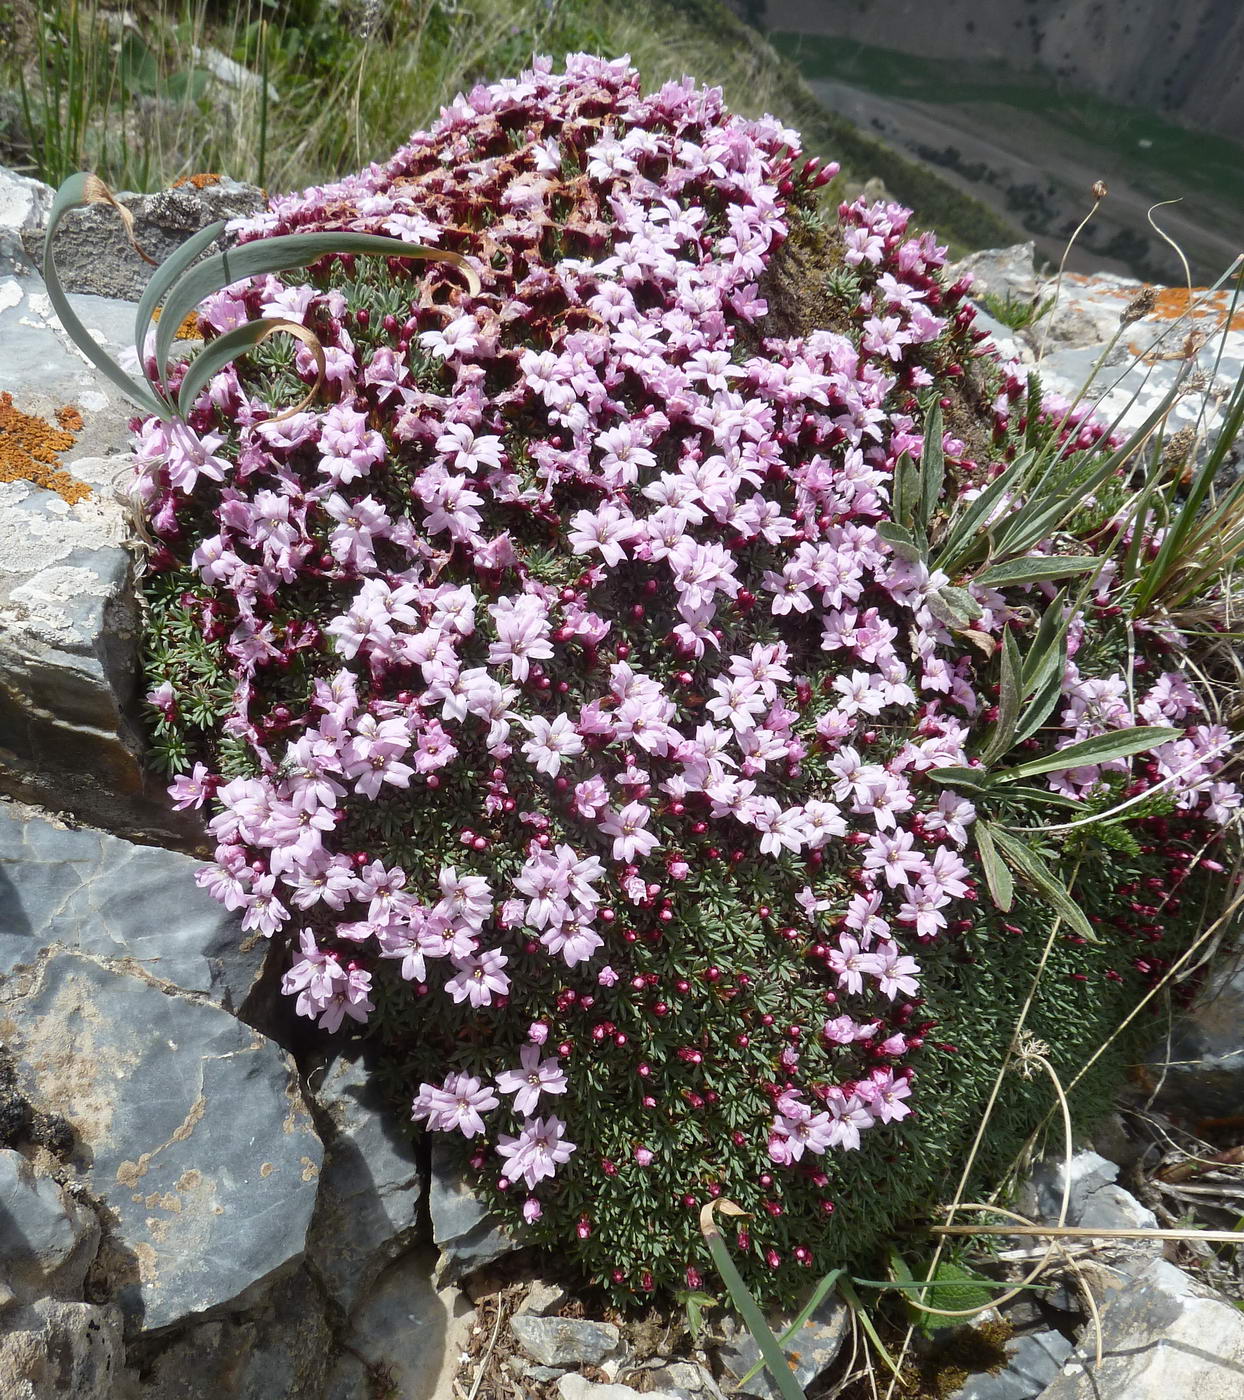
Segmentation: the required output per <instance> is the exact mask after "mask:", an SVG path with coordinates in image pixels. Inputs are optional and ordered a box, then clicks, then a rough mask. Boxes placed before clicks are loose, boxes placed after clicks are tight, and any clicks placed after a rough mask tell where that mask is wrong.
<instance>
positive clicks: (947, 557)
mask: <svg viewBox="0 0 1244 1400" xmlns="http://www.w3.org/2000/svg"><path fill="white" fill-rule="evenodd" d="M1035 456H1036V454H1035V453H1032V452H1022V453H1020V454H1019V456H1017V457H1016V458H1015V460H1014V461H1013V462H1012V463H1011V465H1010V466H1009V467H1007V468H1006V470H1005V471H1004V472H1002V474H1001V475H1000V476H997V477H995V478H994V480H993V481H991V482H990V483H989V485H988V486H986V487H985V489H984V490H983V491H982V492H981V493H980V495H979V496H977V497H976V499H975V500H974V501H972V502H971V503H970V504H969V506H968V507H967V509H966V510H965V511H964V512H963V514H962V515H961V516H960V517H959V518H958V519H957V520H955V521H953V522H952V523H951V527H950V531H949V533H948V534H947V536H946V539H945V541H944V542H943V545H942V549H941V553H940V554H939V555H938V556H937V568H939V569H941V570H942V572H943V573H946V574H950V575H952V576H953V575H954V574H955V573H956V572H957V569H956V567H955V566H956V565H957V564H958V563H959V561H960V559H962V558H964V557H966V556H967V554H968V553H970V551H971V548H972V546H973V545H974V544H975V542H976V535H977V531H978V529H979V527H980V526H982V525H983V524H984V523H985V521H987V520H988V519H989V517H990V516H991V515H992V514H993V512H994V511H995V510H996V509H997V508H998V506H999V504H1000V503H1001V501H1002V498H1003V496H1004V495H1005V494H1006V493H1007V492H1008V491H1011V490H1014V489H1015V487H1016V486H1017V485H1018V484H1019V482H1020V480H1021V479H1022V478H1023V477H1024V475H1025V474H1026V473H1027V471H1028V469H1029V468H1030V467H1031V466H1032V464H1033V461H1034V460H1035Z"/></svg>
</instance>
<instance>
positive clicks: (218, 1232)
mask: <svg viewBox="0 0 1244 1400" xmlns="http://www.w3.org/2000/svg"><path fill="white" fill-rule="evenodd" d="M0 1039H3V1040H4V1041H5V1042H6V1043H7V1044H8V1045H9V1046H10V1047H11V1048H12V1050H13V1053H14V1056H15V1058H16V1060H17V1063H18V1070H19V1074H20V1075H22V1076H25V1077H27V1078H28V1079H29V1080H31V1081H32V1082H33V1084H34V1086H35V1094H36V1095H37V1098H38V1100H39V1102H41V1103H42V1104H44V1105H46V1106H47V1107H48V1108H49V1109H51V1110H53V1111H56V1112H59V1113H61V1114H63V1115H64V1116H65V1117H66V1118H67V1119H68V1120H69V1122H70V1123H71V1124H72V1125H73V1128H74V1130H75V1133H76V1136H77V1142H78V1150H77V1153H76V1155H75V1165H77V1166H78V1167H79V1169H80V1171H81V1172H82V1175H83V1178H84V1179H85V1181H86V1183H87V1185H88V1186H89V1188H90V1190H91V1193H92V1195H93V1196H94V1197H95V1198H96V1199H97V1200H98V1201H99V1202H100V1204H101V1208H102V1211H103V1214H104V1217H105V1219H106V1220H107V1222H108V1224H107V1229H106V1232H105V1236H104V1241H103V1244H102V1245H101V1247H100V1251H99V1255H98V1257H97V1260H96V1265H95V1270H94V1272H93V1276H92V1278H93V1283H94V1286H95V1287H96V1289H97V1290H98V1292H97V1294H96V1296H99V1295H100V1294H103V1293H106V1294H107V1295H110V1296H112V1297H113V1298H115V1299H116V1301H118V1302H119V1303H120V1304H121V1307H122V1309H123V1311H124V1313H125V1318H126V1326H127V1329H129V1330H131V1331H140V1330H144V1329H146V1330H154V1329H158V1328H161V1327H167V1326H169V1325H171V1324H173V1323H176V1322H179V1321H182V1320H184V1319H186V1318H187V1317H189V1316H192V1315H194V1314H198V1313H206V1312H208V1311H210V1310H212V1309H218V1308H222V1307H223V1306H224V1305H226V1304H229V1303H233V1302H235V1301H236V1300H237V1299H238V1298H239V1297H240V1296H241V1295H242V1294H244V1293H245V1292H247V1290H251V1289H254V1288H255V1287H256V1286H257V1285H261V1284H263V1283H264V1282H265V1281H268V1280H271V1279H273V1278H274V1277H276V1276H279V1275H280V1274H281V1273H282V1272H283V1271H285V1270H288V1269H292V1268H293V1267H295V1266H296V1265H297V1264H298V1263H299V1261H300V1260H301V1258H302V1256H303V1251H304V1245H305V1238H306V1233H307V1227H308V1224H309V1222H310V1218H311V1211H312V1207H313V1205H314V1200H315V1192H316V1185H317V1179H318V1177H319V1170H320V1161H321V1155H322V1153H321V1146H320V1140H319V1138H318V1137H317V1136H316V1134H315V1131H314V1129H313V1127H312V1125H311V1119H310V1115H309V1113H308V1112H307V1110H306V1107H305V1105H304V1104H303V1102H302V1099H301V1096H300V1093H299V1090H298V1086H297V1078H296V1074H295V1071H294V1066H293V1063H292V1061H291V1060H290V1059H289V1057H288V1056H287V1055H286V1054H285V1053H284V1052H283V1051H281V1050H280V1049H279V1048H278V1047H277V1046H276V1045H275V1044H273V1042H271V1041H269V1040H266V1039H265V1038H264V1037H263V1036H261V1035H259V1034H257V1033H256V1032H255V1031H253V1030H251V1029H250V1028H249V1027H247V1026H245V1025H243V1024H242V1023H241V1022H239V1021H237V1020H235V1019H234V1018H233V1017H232V1016H230V1015H228V1014H227V1013H226V1012H224V1011H221V1010H220V1009H219V1008H218V1007H215V1006H213V1005H211V1004H210V1003H207V1002H204V1001H198V1000H192V999H191V998H189V997H187V996H182V995H180V994H178V993H177V992H176V989H175V988H173V987H171V986H169V985H168V984H167V983H160V982H157V981H155V980H154V979H153V978H150V977H149V976H147V975H145V974H144V973H143V972H142V970H141V968H140V967H139V966H137V965H136V966H135V967H134V971H133V975H127V974H126V973H124V972H121V971H117V970H115V969H113V968H111V967H108V966H105V965H104V964H102V963H100V962H98V961H96V960H94V959H93V958H90V957H88V956H86V955H84V954H82V953H77V952H58V953H53V954H50V955H47V956H46V957H44V958H43V959H41V960H40V962H39V964H38V965H37V967H36V968H35V970H34V971H33V972H32V973H30V974H29V975H27V976H24V977H21V978H15V979H10V981H9V982H8V984H7V985H6V986H5V987H4V988H3V989H2V990H0Z"/></svg>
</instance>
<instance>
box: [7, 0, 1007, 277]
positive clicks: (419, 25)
mask: <svg viewBox="0 0 1244 1400" xmlns="http://www.w3.org/2000/svg"><path fill="white" fill-rule="evenodd" d="M575 50H585V51H589V52H593V53H599V54H602V55H604V56H607V57H611V58H612V57H618V56H620V55H622V54H629V55H630V56H631V57H632V59H633V61H634V62H635V65H636V66H637V67H638V68H639V70H640V72H641V73H642V74H643V77H644V80H645V83H646V84H647V85H648V86H649V87H652V86H659V85H660V84H661V83H663V82H665V81H667V80H668V79H671V78H680V77H682V76H683V75H684V74H691V75H692V76H694V77H695V78H696V79H697V80H699V81H701V82H705V83H709V84H713V85H718V86H720V87H722V88H723V89H724V92H725V96H726V99H727V101H728V102H729V103H730V104H731V106H732V107H733V108H734V109H735V110H736V111H739V112H742V113H744V114H747V115H753V116H758V115H760V114H762V113H764V112H772V113H773V114H774V115H776V116H778V117H780V118H781V119H782V120H783V121H784V122H785V123H786V124H788V125H790V126H792V127H795V128H796V129H798V130H799V131H800V132H801V133H802V135H803V142H804V146H805V149H806V150H807V151H808V153H809V154H815V155H819V156H822V157H824V158H826V159H834V160H837V161H839V162H840V163H841V164H842V166H843V176H842V178H841V179H840V180H838V181H837V182H835V184H834V185H833V186H832V187H831V190H830V197H831V198H835V197H837V198H842V197H845V196H850V197H853V196H854V194H856V193H857V192H858V191H859V190H860V189H861V188H862V187H863V186H864V185H865V184H867V183H868V182H870V181H871V182H874V183H873V185H872V187H871V188H872V189H873V190H874V191H876V192H881V191H880V190H879V189H878V186H877V185H876V183H875V182H876V181H878V180H880V181H881V183H882V186H883V187H884V192H887V193H888V194H890V195H891V196H893V197H895V198H897V199H900V200H902V201H903V202H904V203H906V204H908V205H910V206H911V207H912V208H913V209H915V211H916V213H917V217H918V218H919V220H920V222H921V223H922V224H924V225H926V226H931V227H934V228H936V229H937V231H938V234H939V235H940V236H941V237H942V238H944V239H946V240H948V241H949V242H950V244H951V247H952V249H953V250H954V251H955V252H956V253H961V252H964V251H967V250H970V249H973V248H980V247H986V246H997V245H999V244H1005V243H1010V242H1014V241H1016V239H1017V238H1018V236H1019V234H1018V231H1017V228H1016V225H1015V224H1014V223H1013V222H1012V221H1011V220H1008V219H1006V218H1004V217H1000V216H999V215H998V214H996V213H994V212H992V211H991V210H990V209H989V208H988V207H987V206H986V205H985V204H984V203H983V202H982V201H981V200H980V199H978V198H977V197H976V196H975V195H974V194H973V193H972V192H971V191H969V190H967V189H965V188H964V186H963V184H962V182H961V181H959V180H958V179H957V178H955V177H954V175H953V174H950V175H947V174H946V173H945V172H942V171H939V170H936V169H933V168H930V167H929V166H928V165H927V164H926V163H923V162H920V161H919V160H912V159H910V158H909V157H907V156H905V155H903V154H901V153H900V152H898V151H897V150H895V149H894V148H893V147H892V146H891V145H890V144H888V143H887V142H886V141H885V140H879V139H878V138H877V137H876V136H875V135H871V134H869V133H866V132H864V131H862V130H861V129H860V128H859V127H858V126H857V125H856V124H855V123H854V122H852V121H851V120H850V119H849V118H847V117H846V116H844V115H842V114H841V113H839V112H835V111H833V110H831V109H829V108H827V107H826V106H825V105H824V104H822V103H821V102H819V101H818V100H817V99H816V98H815V97H814V96H813V95H812V93H811V92H810V91H809V89H808V87H807V86H806V85H805V84H804V82H803V80H802V79H801V77H800V74H799V71H798V69H797V67H796V66H795V65H794V64H793V63H791V62H790V61H789V60H788V59H787V58H784V57H781V56H780V55H779V54H778V53H776V52H775V50H774V49H773V47H772V46H771V45H770V44H769V43H768V41H767V40H766V39H765V38H763V37H762V36H761V35H760V33H759V32H758V31H757V30H756V29H754V28H751V27H749V26H748V25H747V24H745V23H743V22H742V21H741V20H740V19H739V18H738V17H737V16H736V15H735V14H734V13H732V12H731V10H730V9H729V8H728V7H727V6H726V5H725V4H724V3H723V0H636V3H633V4H629V5H626V6H618V5H614V4H611V3H608V0H387V3H383V4H367V3H362V2H361V0H358V2H357V3H351V2H350V0H342V3H335V0H293V3H290V4H287V5H282V6H279V7H275V8H268V7H267V6H266V5H264V4H263V3H261V0H241V3H238V4H225V3H203V0H139V3H138V4H137V5H135V6H134V7H133V9H132V10H129V11H121V10H120V9H117V10H112V9H109V8H105V7H102V6H94V5H92V6H89V7H87V6H80V5H76V4H73V3H72V0H51V3H49V4H48V5H46V6H45V7H38V8H37V7H36V6H35V5H34V4H33V3H32V0H12V3H9V4H3V3H0V164H6V165H10V166H13V167H15V168H17V169H20V170H23V171H25V172H27V173H30V174H35V175H38V176H39V177H40V178H42V179H45V180H47V181H49V182H50V183H52V184H57V183H59V182H60V180H61V179H63V178H64V176H65V175H66V174H68V173H70V172H71V171H73V170H76V169H81V168H87V169H94V170H96V171H97V172H98V173H99V174H100V175H101V176H102V177H103V178H104V179H105V180H106V181H108V182H109V183H110V184H112V185H113V186H114V187H115V188H124V189H135V190H151V189H158V188H160V187H162V186H164V185H167V184H169V183H170V182H172V181H173V180H175V179H178V178H183V177H188V176H191V175H194V174H196V173H198V172H202V171H216V172H221V173H224V174H227V175H231V176H233V177H234V178H236V179H239V180H245V181H251V182H253V183H256V184H259V185H262V186H264V187H266V188H268V189H271V190H287V189H293V188H300V187H304V186H306V185H309V184H312V183H318V182H321V181H324V180H328V179H332V178H333V177H334V176H338V175H342V174H345V173H346V172H347V171H350V170H353V169H356V168H357V167H358V166H359V165H360V164H362V163H364V162H365V161H368V160H383V159H385V158H386V157H387V156H388V155H389V154H390V152H392V151H393V150H394V149H395V148H396V147H397V146H399V145H401V144H402V142H403V141H405V140H406V138H407V137H408V136H409V135H410V133H411V131H412V130H414V129H416V128H418V127H422V126H426V125H427V124H428V123H429V122H430V121H431V120H432V119H433V118H434V117H435V116H436V114H437V111H438V110H439V108H440V107H441V105H442V104H444V103H447V102H449V101H451V100H452V99H453V97H454V95H455V94H456V93H457V92H460V91H464V90H467V89H469V88H470V87H471V86H473V85H474V84H475V83H476V82H479V81H485V82H491V81H495V80H496V79H498V78H503V77H508V76H512V75H515V74H517V73H518V72H519V71H520V70H521V69H522V68H523V67H524V66H525V65H526V64H528V63H529V62H530V60H531V57H532V55H533V54H535V53H544V54H549V55H551V56H552V57H553V58H554V59H555V60H556V61H559V62H560V60H561V59H562V57H563V56H564V55H565V54H566V53H567V52H570V51H575Z"/></svg>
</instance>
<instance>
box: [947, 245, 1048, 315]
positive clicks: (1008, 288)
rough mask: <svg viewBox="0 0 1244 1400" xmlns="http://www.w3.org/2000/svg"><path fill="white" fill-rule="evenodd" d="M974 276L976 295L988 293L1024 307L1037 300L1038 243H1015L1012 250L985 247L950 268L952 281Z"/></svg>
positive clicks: (974, 291)
mask: <svg viewBox="0 0 1244 1400" xmlns="http://www.w3.org/2000/svg"><path fill="white" fill-rule="evenodd" d="M961 277H971V278H972V282H973V287H972V292H973V294H974V295H976V296H981V295H982V294H985V293H987V294H988V295H990V296H994V297H997V298H998V299H999V300H1001V301H1006V300H1007V298H1008V297H1009V298H1010V300H1011V301H1012V302H1017V303H1019V304H1021V305H1027V304H1031V303H1033V302H1035V301H1036V298H1037V268H1036V244H1035V243H1033V242H1032V240H1031V239H1030V240H1029V241H1028V242H1027V243H1016V244H1014V245H1013V246H1012V247H1010V248H982V249H981V250H980V251H979V252H976V253H969V254H968V255H967V257H966V258H963V259H962V260H961V261H960V262H957V263H955V264H953V265H952V266H951V267H949V268H948V269H947V278H948V280H949V281H952V282H956V281H958V280H959V278H961Z"/></svg>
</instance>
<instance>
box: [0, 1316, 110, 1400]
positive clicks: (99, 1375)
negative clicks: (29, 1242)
mask: <svg viewBox="0 0 1244 1400" xmlns="http://www.w3.org/2000/svg"><path fill="white" fill-rule="evenodd" d="M123 1361H124V1346H123V1343H122V1340H121V1318H120V1313H119V1312H118V1310H117V1309H116V1308H111V1307H98V1306H96V1305H95V1304H92V1303H64V1302H55V1301H53V1300H51V1299H44V1300H42V1301H41V1302H38V1303H34V1304H32V1305H31V1306H30V1307H27V1308H20V1309H16V1310H13V1311H6V1312H4V1313H0V1387H2V1388H0V1395H3V1397H4V1400H118V1397H119V1396H120V1394H121V1392H120V1391H119V1389H118V1382H119V1381H120V1380H121V1370H122V1364H123Z"/></svg>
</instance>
